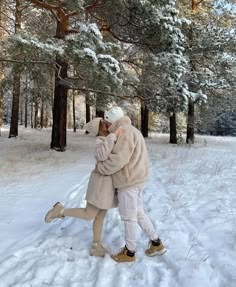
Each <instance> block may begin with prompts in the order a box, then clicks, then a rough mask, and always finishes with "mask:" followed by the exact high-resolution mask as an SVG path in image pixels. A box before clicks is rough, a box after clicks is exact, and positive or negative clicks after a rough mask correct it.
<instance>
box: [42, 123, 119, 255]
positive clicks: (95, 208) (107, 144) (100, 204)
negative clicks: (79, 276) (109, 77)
mask: <svg viewBox="0 0 236 287" xmlns="http://www.w3.org/2000/svg"><path fill="white" fill-rule="evenodd" d="M85 129H86V130H87V131H88V132H89V133H90V134H91V135H94V136H97V137H96V143H95V159H96V161H97V162H99V161H104V160H106V159H107V158H108V156H109V155H110V153H111V151H112V149H113V146H114V144H115V142H116V140H117V137H119V135H121V134H122V133H123V132H124V131H123V129H117V130H115V131H114V132H112V133H109V132H108V130H107V126H106V124H105V122H104V121H103V119H102V118H95V119H93V120H92V121H90V122H89V123H87V124H86V126H85ZM85 199H86V200H87V206H86V208H65V207H64V206H63V205H62V204H61V203H60V202H57V203H56V204H54V206H53V208H52V209H51V210H49V211H48V212H47V214H46V216H45V221H46V223H49V222H51V221H52V220H54V219H57V218H64V217H66V216H68V217H77V218H82V219H85V220H92V219H94V221H93V243H92V248H91V251H90V254H91V255H93V256H104V255H105V253H108V251H107V250H106V248H105V247H104V246H103V244H102V242H101V234H102V229H103V222H104V218H105V216H106V213H107V210H108V209H109V208H113V207H117V196H116V193H115V188H114V186H113V183H112V177H111V176H104V175H102V174H99V173H97V172H95V171H92V173H91V175H90V178H89V183H88V188H87V193H86V198H85Z"/></svg>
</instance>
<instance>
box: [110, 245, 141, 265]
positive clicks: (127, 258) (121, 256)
mask: <svg viewBox="0 0 236 287" xmlns="http://www.w3.org/2000/svg"><path fill="white" fill-rule="evenodd" d="M111 258H112V259H113V260H115V261H116V262H119V263H121V262H134V261H135V259H136V257H135V253H134V252H131V251H129V250H128V249H127V247H126V246H125V247H123V248H122V249H121V251H120V252H119V253H118V254H116V255H111Z"/></svg>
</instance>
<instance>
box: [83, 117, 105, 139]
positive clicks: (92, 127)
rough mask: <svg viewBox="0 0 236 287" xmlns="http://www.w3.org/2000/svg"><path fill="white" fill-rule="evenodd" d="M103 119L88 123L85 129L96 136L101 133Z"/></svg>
mask: <svg viewBox="0 0 236 287" xmlns="http://www.w3.org/2000/svg"><path fill="white" fill-rule="evenodd" d="M101 120H102V118H94V119H93V120H91V121H90V122H88V123H87V124H86V125H85V126H84V128H85V130H86V131H88V132H89V133H90V134H91V135H92V136H96V135H97V134H98V131H99V124H100V121H101Z"/></svg>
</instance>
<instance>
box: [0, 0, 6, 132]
mask: <svg viewBox="0 0 236 287" xmlns="http://www.w3.org/2000/svg"><path fill="white" fill-rule="evenodd" d="M2 11H4V7H3V1H2V0H0V27H2V28H3V29H1V28H0V40H1V41H2V42H4V41H5V39H6V37H7V33H6V32H5V31H4V29H6V26H7V23H6V22H7V20H6V16H5V14H3V13H2ZM4 79H5V67H4V62H1V63H0V136H1V128H2V123H3V122H2V118H3V87H2V81H3V80H4Z"/></svg>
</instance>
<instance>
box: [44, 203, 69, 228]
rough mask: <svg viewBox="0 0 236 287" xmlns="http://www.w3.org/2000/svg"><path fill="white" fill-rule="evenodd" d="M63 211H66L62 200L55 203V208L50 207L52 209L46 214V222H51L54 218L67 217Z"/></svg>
mask: <svg viewBox="0 0 236 287" xmlns="http://www.w3.org/2000/svg"><path fill="white" fill-rule="evenodd" d="M63 211H64V206H63V205H62V204H61V203H60V202H57V203H55V204H54V205H53V208H52V209H50V210H49V211H48V212H47V214H46V216H45V218H44V220H45V222H46V223H49V222H51V221H52V220H53V219H57V218H63V217H65V216H64V215H63Z"/></svg>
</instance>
